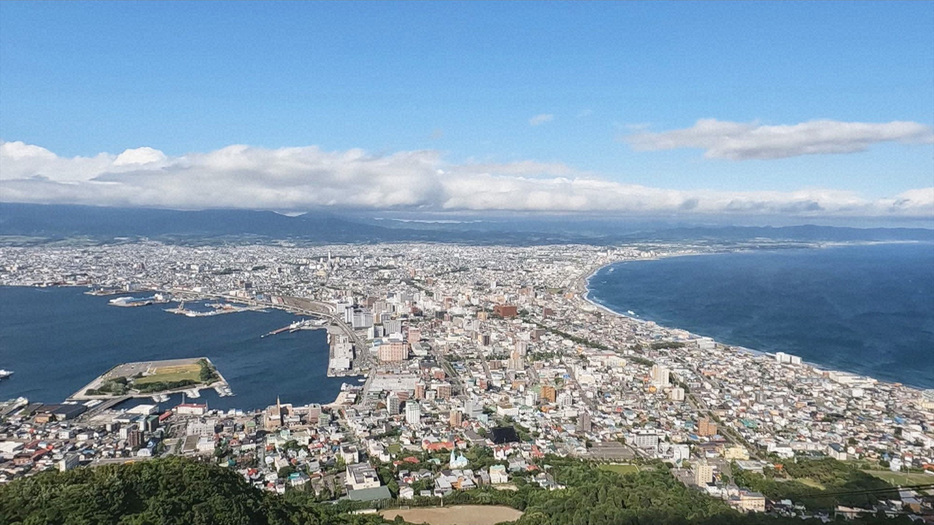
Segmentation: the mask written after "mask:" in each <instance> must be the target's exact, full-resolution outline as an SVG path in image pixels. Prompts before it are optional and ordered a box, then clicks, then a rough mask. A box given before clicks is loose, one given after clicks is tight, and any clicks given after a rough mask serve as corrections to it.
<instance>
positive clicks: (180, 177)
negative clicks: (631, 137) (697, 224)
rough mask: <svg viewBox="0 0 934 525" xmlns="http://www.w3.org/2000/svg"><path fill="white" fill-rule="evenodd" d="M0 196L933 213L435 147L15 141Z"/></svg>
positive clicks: (136, 202) (844, 195)
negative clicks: (106, 146)
mask: <svg viewBox="0 0 934 525" xmlns="http://www.w3.org/2000/svg"><path fill="white" fill-rule="evenodd" d="M0 199H2V200H3V201H8V202H33V203H69V204H92V205H104V206H153V207H168V208H185V209H202V208H247V209H267V210H279V211H291V210H307V209H311V208H318V207H335V208H366V209H393V208H402V209H410V210H417V209H421V210H434V211H444V210H477V211H482V210H503V211H506V210H515V211H542V212H575V211H578V212H606V213H618V214H653V215H657V214H674V213H684V214H695V215H712V214H731V213H733V214H743V215H750V214H762V215H776V214H777V215H792V216H803V217H809V216H879V217H890V216H892V217H894V216H897V217H927V218H930V217H934V188H922V189H915V190H910V191H906V192H904V193H901V194H899V195H896V196H894V197H891V198H887V199H878V200H868V199H865V198H862V197H860V196H859V195H857V194H855V193H853V192H848V191H841V190H827V189H811V190H802V191H797V192H723V191H682V190H669V189H660V188H650V187H646V186H638V185H631V184H622V183H618V182H613V181H608V180H605V179H601V178H599V177H597V176H595V175H592V174H588V173H584V172H581V171H578V170H575V169H574V168H572V167H570V166H567V165H564V164H560V163H541V162H535V161H520V162H512V163H503V164H497V163H476V162H469V163H463V164H451V163H447V162H445V161H444V159H443V158H442V157H441V155H440V154H439V153H438V152H437V151H431V150H426V151H401V152H397V153H393V154H389V155H372V154H369V153H367V152H365V151H363V150H359V149H352V150H347V151H322V150H321V149H319V148H317V147H314V146H309V147H300V148H281V149H264V148H254V147H249V146H244V145H233V146H228V147H226V148H222V149H219V150H216V151H210V152H207V153H189V154H186V155H181V156H176V157H172V156H167V155H165V154H163V153H162V152H160V151H158V150H154V149H150V148H137V149H133V150H127V151H125V152H123V153H122V154H120V155H112V154H107V153H101V154H99V155H97V156H95V157H73V158H65V157H59V156H57V155H55V154H54V153H52V152H51V151H49V150H47V149H44V148H41V147H38V146H34V145H29V144H24V143H22V142H0Z"/></svg>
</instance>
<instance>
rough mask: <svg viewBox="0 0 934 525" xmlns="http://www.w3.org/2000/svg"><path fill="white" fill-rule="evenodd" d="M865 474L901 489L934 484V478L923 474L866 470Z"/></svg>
mask: <svg viewBox="0 0 934 525" xmlns="http://www.w3.org/2000/svg"><path fill="white" fill-rule="evenodd" d="M863 472H865V473H866V474H869V475H870V476H872V477H874V478H879V479H881V480H882V481H885V482H886V483H889V484H892V485H896V486H901V487H909V486H913V485H930V484H934V476H932V475H931V474H924V473H922V472H912V473H907V472H892V471H891V470H864V471H863Z"/></svg>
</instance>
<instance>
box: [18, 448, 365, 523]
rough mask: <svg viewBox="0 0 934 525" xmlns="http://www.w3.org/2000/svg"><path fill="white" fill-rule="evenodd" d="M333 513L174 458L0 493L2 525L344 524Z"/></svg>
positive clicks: (43, 478) (76, 473) (43, 480)
mask: <svg viewBox="0 0 934 525" xmlns="http://www.w3.org/2000/svg"><path fill="white" fill-rule="evenodd" d="M339 510H340V508H339V507H334V506H331V505H320V504H314V503H310V502H309V503H307V504H306V503H305V502H304V501H293V498H283V497H280V496H278V495H275V494H271V493H266V492H263V491H261V490H257V489H255V488H253V487H251V486H250V485H249V484H247V483H246V482H245V481H244V480H243V478H242V477H241V476H240V475H239V474H237V473H236V472H232V471H229V470H227V469H223V468H220V467H217V466H214V465H208V464H204V463H198V462H195V461H191V460H186V459H182V458H178V457H174V458H166V459H157V460H152V461H142V462H138V463H131V464H125V465H108V466H101V467H97V468H79V469H75V470H71V471H68V472H56V471H49V472H42V473H40V474H37V475H36V476H32V477H29V478H25V479H21V480H18V481H16V482H14V483H10V484H9V485H6V486H3V487H0V523H3V524H5V525H16V524H23V525H39V524H68V525H117V524H120V525H150V524H151V525H174V524H177V525H211V524H216V525H248V524H249V525H253V524H256V525H266V524H269V525H287V524H289V525H290V524H309V525H316V524H319V523H320V524H323V523H350V522H351V521H352V518H351V517H350V516H347V515H339ZM353 519H355V520H357V521H358V522H361V523H366V522H369V521H375V518H374V517H373V516H370V517H362V516H359V517H354V518H353Z"/></svg>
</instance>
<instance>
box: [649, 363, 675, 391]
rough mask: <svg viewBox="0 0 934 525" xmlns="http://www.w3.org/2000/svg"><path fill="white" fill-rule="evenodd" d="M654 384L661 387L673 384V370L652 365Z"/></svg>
mask: <svg viewBox="0 0 934 525" xmlns="http://www.w3.org/2000/svg"><path fill="white" fill-rule="evenodd" d="M652 384H653V385H655V386H657V387H659V388H665V387H667V386H669V385H671V370H668V369H667V368H665V367H664V366H659V365H652Z"/></svg>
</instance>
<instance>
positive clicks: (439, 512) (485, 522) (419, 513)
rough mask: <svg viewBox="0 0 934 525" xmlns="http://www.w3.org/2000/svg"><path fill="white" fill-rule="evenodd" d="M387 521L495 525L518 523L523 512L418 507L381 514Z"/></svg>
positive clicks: (492, 507)
mask: <svg viewBox="0 0 934 525" xmlns="http://www.w3.org/2000/svg"><path fill="white" fill-rule="evenodd" d="M381 514H382V516H383V518H385V519H387V520H392V519H395V517H396V516H402V519H404V520H405V521H407V522H409V523H427V524H428V525H494V524H496V523H502V522H506V521H516V520H517V519H519V517H520V516H522V511H520V510H516V509H514V508H512V507H505V506H502V505H453V506H451V507H418V508H411V509H390V510H387V511H384V512H382V513H381Z"/></svg>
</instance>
